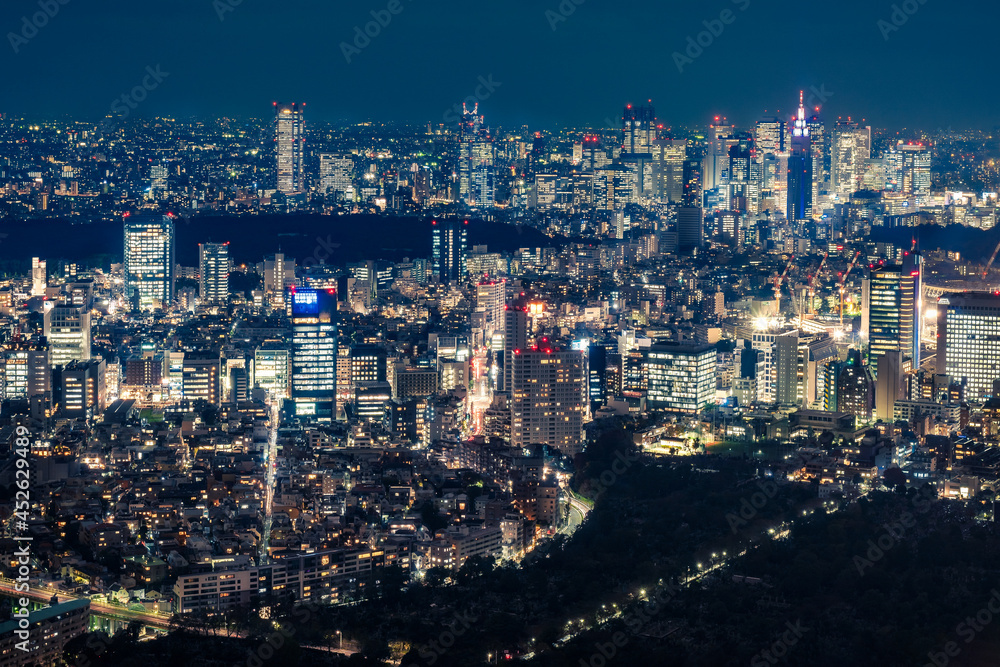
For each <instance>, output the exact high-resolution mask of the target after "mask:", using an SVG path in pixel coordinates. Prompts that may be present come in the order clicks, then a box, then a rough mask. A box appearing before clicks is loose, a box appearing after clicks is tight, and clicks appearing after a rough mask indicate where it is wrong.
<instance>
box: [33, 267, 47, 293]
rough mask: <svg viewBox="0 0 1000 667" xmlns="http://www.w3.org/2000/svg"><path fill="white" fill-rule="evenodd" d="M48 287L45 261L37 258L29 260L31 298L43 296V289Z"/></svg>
mask: <svg viewBox="0 0 1000 667" xmlns="http://www.w3.org/2000/svg"><path fill="white" fill-rule="evenodd" d="M47 286H48V275H47V274H46V266H45V260H44V259H39V258H38V257H32V258H31V296H45V288H46V287H47Z"/></svg>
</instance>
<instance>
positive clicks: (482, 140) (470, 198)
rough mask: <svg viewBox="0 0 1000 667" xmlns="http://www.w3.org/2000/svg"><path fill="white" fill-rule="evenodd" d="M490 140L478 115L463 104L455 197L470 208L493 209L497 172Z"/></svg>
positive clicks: (487, 129)
mask: <svg viewBox="0 0 1000 667" xmlns="http://www.w3.org/2000/svg"><path fill="white" fill-rule="evenodd" d="M493 154H494V150H493V137H492V136H490V130H489V128H488V127H486V126H485V123H484V118H483V116H481V115H479V104H478V103H476V105H475V107H474V108H473V109H472V110H469V109H468V107H466V105H465V104H464V103H463V104H462V117H461V119H460V125H459V133H458V197H459V199H460V200H462V201H463V202H465V203H466V204H468V205H469V206H471V207H473V208H493V204H494V199H495V194H494V192H495V183H494V181H495V179H496V172H495V167H494V165H493V159H494V157H493Z"/></svg>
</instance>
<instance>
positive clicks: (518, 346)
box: [497, 306, 528, 393]
mask: <svg viewBox="0 0 1000 667" xmlns="http://www.w3.org/2000/svg"><path fill="white" fill-rule="evenodd" d="M527 347H528V313H527V311H526V310H525V309H524V308H521V307H520V306H508V307H507V310H505V311H504V336H503V369H502V372H501V373H499V374H497V389H498V390H499V391H505V392H508V393H510V391H511V387H512V386H513V381H514V355H515V354H516V353H517V351H518V350H523V349H525V348H527Z"/></svg>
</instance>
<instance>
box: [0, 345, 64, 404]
mask: <svg viewBox="0 0 1000 667" xmlns="http://www.w3.org/2000/svg"><path fill="white" fill-rule="evenodd" d="M0 371H2V375H0V377H2V383H0V388H2V390H3V394H2V395H0V399H3V400H6V399H14V400H18V399H20V400H28V399H31V398H32V397H33V396H39V395H42V396H47V397H49V398H51V394H52V370H51V369H50V368H49V346H48V344H46V343H43V342H42V341H40V340H37V339H33V340H21V339H17V340H12V341H8V342H7V343H4V344H3V345H2V346H0Z"/></svg>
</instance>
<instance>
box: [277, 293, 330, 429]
mask: <svg viewBox="0 0 1000 667" xmlns="http://www.w3.org/2000/svg"><path fill="white" fill-rule="evenodd" d="M289 298H290V299H291V306H292V402H293V403H294V406H295V409H294V414H295V416H297V417H303V418H307V419H317V420H321V421H332V420H333V418H334V417H335V412H334V410H335V406H336V391H337V325H336V322H335V321H334V313H335V312H336V309H337V293H336V290H333V289H326V290H323V289H300V290H294V289H293V290H292V291H291V294H290V295H289Z"/></svg>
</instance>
